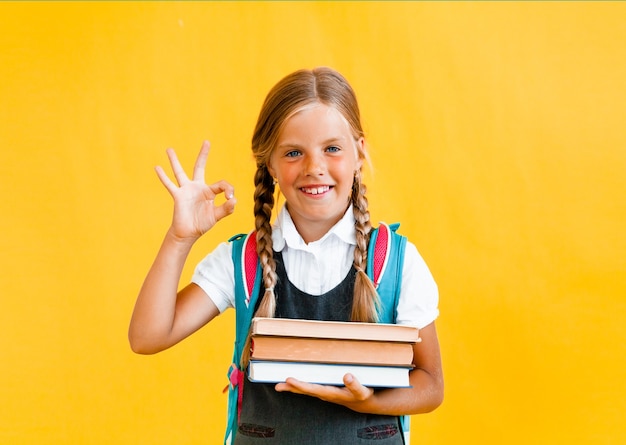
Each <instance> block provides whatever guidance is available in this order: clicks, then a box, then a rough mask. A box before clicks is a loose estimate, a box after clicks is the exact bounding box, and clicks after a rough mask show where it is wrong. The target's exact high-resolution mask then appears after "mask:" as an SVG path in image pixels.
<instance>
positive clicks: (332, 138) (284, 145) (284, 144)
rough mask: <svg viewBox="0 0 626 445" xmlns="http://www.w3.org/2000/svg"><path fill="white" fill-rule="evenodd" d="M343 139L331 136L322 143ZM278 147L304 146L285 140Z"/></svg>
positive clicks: (326, 143)
mask: <svg viewBox="0 0 626 445" xmlns="http://www.w3.org/2000/svg"><path fill="white" fill-rule="evenodd" d="M343 139H344V138H342V137H331V138H328V139H326V140H325V141H322V145H328V144H332V143H337V142H341V141H342V140H343ZM278 148H302V145H300V144H296V143H292V142H284V143H282V144H279V145H278Z"/></svg>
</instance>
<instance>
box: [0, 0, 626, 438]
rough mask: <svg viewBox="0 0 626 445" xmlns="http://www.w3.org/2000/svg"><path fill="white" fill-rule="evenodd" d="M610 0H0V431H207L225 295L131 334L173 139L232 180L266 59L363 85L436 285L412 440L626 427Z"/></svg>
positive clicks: (270, 69)
mask: <svg viewBox="0 0 626 445" xmlns="http://www.w3.org/2000/svg"><path fill="white" fill-rule="evenodd" d="M625 17H626V3H620V2H616V3H615V2H614V3H611V2H609V3H593V2H590V3H584V2H572V3H568V2H554V3H542V2H528V3H515V2H503V3H491V2H483V3H437V2H426V3H405V2H401V3H387V4H385V3H373V2H372V3H370V2H367V3H355V2H348V3H327V2H324V3H281V2H278V3H247V2H246V3H235V2H231V3H196V2H191V3H185V2H183V3H168V2H157V3H147V2H146V3H107V2H103V3H2V4H0V101H1V103H0V146H1V147H2V157H1V158H0V184H1V185H0V187H1V189H0V190H1V198H2V201H1V205H2V216H1V217H0V234H1V235H0V236H1V238H0V243H1V244H0V252H1V256H0V258H1V260H0V261H1V262H0V270H1V273H2V280H1V282H0V295H1V298H2V300H1V303H2V306H1V310H0V443H2V444H5V443H6V444H9V443H10V444H58V443H72V444H100V443H102V444H105V443H106V444H135V443H144V444H199V443H208V444H218V443H220V441H221V440H222V434H223V430H224V425H225V404H226V397H225V395H223V394H222V392H221V391H222V388H223V387H224V385H225V384H226V379H225V372H226V369H227V367H228V365H229V363H230V354H231V341H232V333H231V330H232V328H233V318H232V313H228V314H227V315H224V316H222V317H220V319H219V320H217V321H215V322H214V323H212V324H211V325H209V326H207V327H206V328H205V329H203V330H202V331H201V332H199V333H198V334H196V335H195V336H193V337H192V338H190V339H188V340H186V341H184V342H183V343H181V344H180V345H178V346H176V347H175V348H173V349H171V350H169V351H166V352H164V353H161V354H159V355H156V356H149V357H144V356H137V355H134V354H132V353H131V351H130V349H129V347H128V343H127V339H126V329H127V324H128V320H129V317H130V313H131V310H132V307H133V303H134V299H135V296H136V294H137V291H138V289H139V287H140V285H141V282H142V280H143V277H144V274H145V272H146V271H147V269H148V267H149V265H150V263H151V261H152V259H153V257H154V255H155V253H156V250H157V248H158V245H159V243H160V241H161V238H162V236H163V234H164V232H165V230H166V228H167V226H168V224H169V219H170V216H171V199H170V197H169V195H168V194H167V192H166V191H165V189H164V188H163V187H162V186H161V185H160V183H159V182H158V179H157V177H156V175H155V174H154V171H153V166H154V165H157V164H162V165H166V162H167V160H166V156H165V153H164V151H165V149H166V148H167V147H169V146H172V147H174V148H176V149H177V150H178V153H179V155H180V157H181V158H182V161H183V162H184V164H185V165H186V166H187V168H191V166H192V163H193V160H194V159H195V155H196V153H197V151H198V149H199V148H200V144H201V141H202V140H203V139H209V140H211V142H212V144H213V150H212V152H211V155H210V158H209V162H210V166H209V168H208V169H207V178H208V179H209V180H211V181H214V180H217V179H221V178H225V179H228V180H229V181H231V182H232V183H234V184H235V187H236V195H237V196H238V198H239V204H238V209H237V211H236V214H235V215H234V216H232V217H231V218H230V219H229V220H227V222H225V223H223V224H220V225H219V226H217V227H216V228H215V230H214V231H212V232H211V233H210V234H208V235H207V236H206V237H205V238H204V239H202V240H201V241H200V242H199V243H198V245H197V246H196V248H195V250H194V251H193V254H192V257H191V258H190V262H189V264H188V267H187V269H186V270H185V276H184V280H185V281H187V280H188V279H189V278H190V275H191V272H192V269H193V266H194V265H195V263H196V262H197V261H198V260H200V259H201V258H202V257H203V256H204V254H205V253H206V252H207V251H209V250H210V249H211V248H212V247H213V246H215V245H216V243H218V242H219V241H223V240H225V239H226V238H227V237H229V236H230V235H232V234H235V233H238V232H245V231H248V230H249V229H250V228H251V226H252V216H251V215H252V174H253V162H252V160H251V156H250V154H249V140H250V137H251V132H252V128H253V126H254V123H255V119H256V116H257V113H258V111H259V108H260V106H261V102H262V100H263V98H264V96H265V94H266V93H267V91H268V89H269V88H270V87H271V86H272V85H273V84H274V83H275V82H276V81H277V80H278V79H279V78H280V77H282V76H283V75H285V74H287V73H288V72H291V71H293V70H295V69H297V68H301V67H313V66H317V65H330V66H333V67H335V68H337V69H338V70H340V71H341V72H342V73H343V74H344V75H346V77H347V78H348V79H349V80H350V81H351V83H352V84H353V86H354V87H355V89H356V91H357V94H358V96H359V98H360V102H361V106H362V114H363V117H364V122H365V129H366V132H367V135H368V137H369V142H370V149H371V156H372V159H373V165H374V169H373V173H369V174H368V176H367V184H368V186H369V198H370V206H371V210H372V214H373V217H374V219H375V220H385V221H388V222H393V221H400V222H401V223H402V228H401V230H402V233H404V234H406V235H408V236H409V238H410V239H411V240H412V241H413V242H414V243H415V244H416V245H417V246H418V248H419V250H420V251H421V253H422V255H423V256H424V257H425V259H426V261H427V262H428V264H429V266H430V267H431V269H432V272H433V274H434V275H435V277H436V279H437V282H438V284H439V286H440V292H441V305H440V308H441V313H442V314H441V317H440V319H439V321H438V328H439V333H440V340H441V349H442V354H443V359H444V365H445V375H446V399H445V401H444V404H443V405H442V406H441V407H440V408H439V409H438V410H437V411H435V412H434V413H431V414H428V415H423V416H418V417H415V418H414V419H413V429H412V432H413V434H412V436H413V442H412V443H414V444H417V443H430V444H460V443H463V444H623V443H626V427H625V426H624V413H625V412H626V390H625V385H626V384H625V379H624V378H625V377H626V373H625V366H624V365H625V360H626V359H625V357H626V354H625V352H626V351H625V349H626V348H625V346H624V345H625V341H626V328H625V327H624V326H625V323H624V321H625V320H624V315H625V313H626V303H625V300H626V299H625V298H624V297H625V295H626V279H625V272H626V260H625V257H626V255H625V253H626V239H625V236H624V225H625V216H626V206H625V196H626V193H625V192H626V130H625V125H624V122H625V116H626V105H625V104H626V87H625V86H624V85H625V82H626V80H625V79H626V53H625V50H624V48H625V47H624V42H625V41H626V21H625V19H624V18H625Z"/></svg>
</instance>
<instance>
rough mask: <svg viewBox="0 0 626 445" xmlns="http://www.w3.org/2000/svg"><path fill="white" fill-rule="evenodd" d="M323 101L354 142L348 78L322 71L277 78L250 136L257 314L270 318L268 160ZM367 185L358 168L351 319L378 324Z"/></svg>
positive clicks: (272, 268) (355, 120)
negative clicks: (291, 127)
mask: <svg viewBox="0 0 626 445" xmlns="http://www.w3.org/2000/svg"><path fill="white" fill-rule="evenodd" d="M314 103H321V104H324V105H327V106H332V107H334V108H336V109H337V110H338V111H339V112H340V113H341V114H342V116H343V117H344V118H345V119H346V120H347V122H348V124H349V125H350V128H351V130H352V133H353V136H354V138H355V140H359V139H360V138H362V137H363V136H364V132H363V128H362V125H361V117H360V112H359V107H358V104H357V100H356V95H355V94H354V91H353V90H352V87H351V86H350V84H349V83H348V82H347V80H346V79H345V78H344V77H343V76H342V75H341V74H339V73H338V72H337V71H335V70H333V69H331V68H326V67H321V68H315V69H312V70H298V71H296V72H293V73H291V74H289V75H287V76H286V77H284V78H283V79H282V80H280V81H279V82H278V83H277V84H276V85H275V86H274V87H273V88H272V89H271V90H270V92H269V93H268V95H267V97H266V98H265V102H264V103H263V106H262V107H261V112H260V114H259V118H258V120H257V124H256V127H255V129H254V134H253V136H252V152H253V154H254V156H255V159H256V165H257V171H256V174H255V176H254V184H255V187H256V188H255V191H254V216H255V228H256V239H257V253H258V255H259V259H260V262H261V267H262V278H263V286H264V288H265V293H264V295H263V297H262V299H261V303H260V305H259V308H258V310H257V312H256V314H255V315H256V316H260V317H273V316H274V312H275V310H276V296H275V293H274V287H275V285H276V281H277V276H276V263H275V261H274V252H273V249H272V227H271V224H270V219H271V216H272V209H273V207H274V188H275V185H274V180H273V178H272V176H271V174H270V172H269V170H268V164H269V161H270V156H271V154H272V151H273V150H274V147H275V146H276V144H277V141H278V137H279V135H280V131H281V129H282V127H283V125H284V123H285V122H286V121H287V119H289V118H290V117H291V116H293V115H294V114H295V113H296V112H298V111H299V110H301V109H302V108H303V107H306V106H308V105H311V104H314ZM357 145H359V148H358V156H359V158H360V159H362V160H363V159H367V153H366V152H365V148H364V147H363V148H362V147H361V145H360V144H357ZM365 192H366V187H365V185H364V184H363V183H362V182H361V170H360V169H359V170H357V171H356V172H355V175H354V183H353V185H352V196H351V202H352V207H353V211H354V217H355V220H356V222H355V228H356V248H355V250H354V267H355V268H356V270H357V274H356V280H355V284H354V299H353V304H352V314H351V320H352V321H364V322H376V321H378V306H379V298H378V294H377V293H376V289H375V288H374V285H373V283H372V282H371V280H370V279H369V277H368V276H367V274H366V273H365V269H366V265H367V245H368V242H369V234H370V231H371V229H372V226H371V224H370V214H369V211H368V201H367V198H366V196H365Z"/></svg>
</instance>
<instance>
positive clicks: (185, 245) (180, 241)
mask: <svg viewBox="0 0 626 445" xmlns="http://www.w3.org/2000/svg"><path fill="white" fill-rule="evenodd" d="M198 238H200V237H199V236H196V237H185V236H180V235H178V234H177V233H176V232H175V231H174V230H173V229H172V228H171V227H170V228H169V229H168V230H167V232H166V234H165V241H164V242H165V243H168V244H171V245H172V246H174V247H177V248H179V249H183V250H189V249H191V247H192V246H193V245H194V243H195V242H196V241H197V240H198Z"/></svg>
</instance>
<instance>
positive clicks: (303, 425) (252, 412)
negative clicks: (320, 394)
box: [234, 252, 404, 445]
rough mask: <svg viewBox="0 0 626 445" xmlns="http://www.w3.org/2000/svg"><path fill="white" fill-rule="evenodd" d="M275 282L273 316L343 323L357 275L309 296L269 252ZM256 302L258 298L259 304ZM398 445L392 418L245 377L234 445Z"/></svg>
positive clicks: (397, 431) (279, 258)
mask: <svg viewBox="0 0 626 445" xmlns="http://www.w3.org/2000/svg"><path fill="white" fill-rule="evenodd" d="M274 258H275V260H276V273H277V274H278V283H277V285H276V288H275V291H276V295H277V302H276V303H277V306H276V317H278V318H304V319H310V320H330V321H347V320H349V318H350V312H351V310H352V295H353V290H354V279H355V276H356V271H355V269H354V267H353V268H352V269H351V270H350V272H349V273H348V275H347V276H346V278H344V280H343V282H342V283H341V284H339V285H338V286H337V287H335V288H334V289H332V290H331V291H329V292H327V293H325V294H323V295H319V296H313V295H309V294H306V293H304V292H302V291H300V290H299V289H298V288H296V287H295V286H294V285H293V284H292V283H291V282H290V281H289V279H288V278H287V272H286V271H285V267H284V264H283V261H282V255H281V254H280V252H274ZM259 300H260V299H259ZM253 444H282V445H296V444H297V445H335V444H337V445H352V444H354V445H357V444H370V445H402V444H404V438H403V434H402V430H401V427H400V420H399V418H398V417H396V416H384V415H374V414H362V413H357V412H355V411H352V410H350V409H348V408H346V407H343V406H341V405H337V404H334V403H329V402H324V401H322V400H320V399H317V398H315V397H310V396H305V395H301V394H293V393H289V392H284V393H283V392H277V391H276V390H275V389H274V384H267V383H252V382H250V381H249V380H248V379H247V377H246V378H245V382H244V387H243V400H242V406H241V417H240V419H239V428H238V431H237V434H236V435H235V441H234V445H253Z"/></svg>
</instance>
